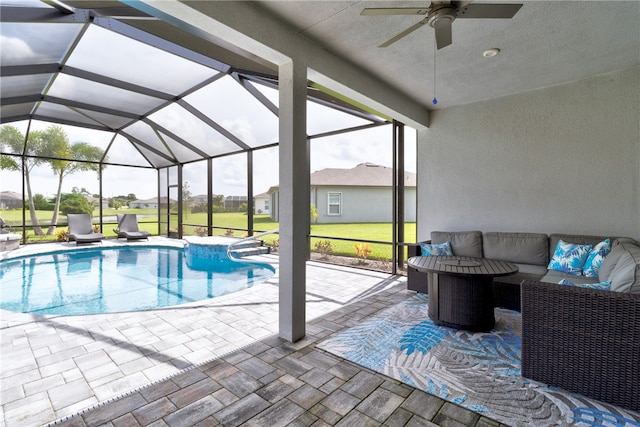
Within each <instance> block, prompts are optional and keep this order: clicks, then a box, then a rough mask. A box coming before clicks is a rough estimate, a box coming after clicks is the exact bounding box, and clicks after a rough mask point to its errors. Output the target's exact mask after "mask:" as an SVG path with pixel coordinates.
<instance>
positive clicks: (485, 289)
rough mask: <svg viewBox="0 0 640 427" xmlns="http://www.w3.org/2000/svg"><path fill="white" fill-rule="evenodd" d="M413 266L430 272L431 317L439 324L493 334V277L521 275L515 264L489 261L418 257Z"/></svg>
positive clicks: (412, 262)
mask: <svg viewBox="0 0 640 427" xmlns="http://www.w3.org/2000/svg"><path fill="white" fill-rule="evenodd" d="M407 264H408V265H409V266H410V267H413V268H415V269H417V270H418V271H423V272H426V273H429V317H430V318H431V319H432V320H433V322H434V323H435V324H436V325H442V326H449V327H452V328H457V329H466V330H469V331H490V330H491V329H492V328H493V326H494V325H495V317H494V314H493V309H494V302H493V278H494V277H498V276H508V275H511V274H515V273H517V272H518V267H517V266H516V265H515V264H512V263H510V262H506V261H500V260H495V259H487V258H471V257H456V256H416V257H411V258H409V259H408V260H407Z"/></svg>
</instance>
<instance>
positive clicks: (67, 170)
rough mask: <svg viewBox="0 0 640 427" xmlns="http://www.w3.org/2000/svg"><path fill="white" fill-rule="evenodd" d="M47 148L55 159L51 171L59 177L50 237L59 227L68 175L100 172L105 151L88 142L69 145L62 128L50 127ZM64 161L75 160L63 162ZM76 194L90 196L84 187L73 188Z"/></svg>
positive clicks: (52, 161) (49, 232)
mask: <svg viewBox="0 0 640 427" xmlns="http://www.w3.org/2000/svg"><path fill="white" fill-rule="evenodd" d="M45 138H46V148H47V150H48V154H49V156H50V157H52V158H53V159H52V160H50V161H49V163H50V165H51V169H52V170H53V172H54V173H55V174H56V175H57V176H58V190H57V192H56V201H55V206H54V208H53V216H52V217H51V225H50V226H49V230H48V231H47V234H48V235H52V234H53V233H54V232H55V230H56V226H57V225H58V212H59V210H60V196H61V195H62V181H63V180H64V178H65V177H66V176H68V175H71V174H72V173H75V172H79V171H88V170H93V171H99V170H100V165H99V164H98V163H94V162H98V161H100V160H101V159H102V157H103V155H104V151H103V150H102V149H101V148H99V147H94V146H93V145H90V144H88V143H86V142H76V143H73V144H69V138H68V136H67V134H66V132H65V131H64V129H62V128H61V127H60V126H50V127H49V128H47V131H46V132H45ZM63 159H73V160H80V161H72V160H63ZM73 190H74V192H76V191H77V192H78V193H79V194H81V195H85V196H86V195H90V194H91V193H90V192H88V191H87V190H86V189H85V188H84V187H83V188H81V189H80V190H78V189H77V188H76V187H74V188H73Z"/></svg>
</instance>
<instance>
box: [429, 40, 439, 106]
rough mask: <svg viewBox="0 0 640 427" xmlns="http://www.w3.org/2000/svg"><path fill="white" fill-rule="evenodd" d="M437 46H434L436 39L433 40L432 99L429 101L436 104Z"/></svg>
mask: <svg viewBox="0 0 640 427" xmlns="http://www.w3.org/2000/svg"><path fill="white" fill-rule="evenodd" d="M437 50H438V48H437V47H436V41H435V39H434V41H433V101H431V103H432V104H433V105H436V104H437V103H438V98H436V52H437Z"/></svg>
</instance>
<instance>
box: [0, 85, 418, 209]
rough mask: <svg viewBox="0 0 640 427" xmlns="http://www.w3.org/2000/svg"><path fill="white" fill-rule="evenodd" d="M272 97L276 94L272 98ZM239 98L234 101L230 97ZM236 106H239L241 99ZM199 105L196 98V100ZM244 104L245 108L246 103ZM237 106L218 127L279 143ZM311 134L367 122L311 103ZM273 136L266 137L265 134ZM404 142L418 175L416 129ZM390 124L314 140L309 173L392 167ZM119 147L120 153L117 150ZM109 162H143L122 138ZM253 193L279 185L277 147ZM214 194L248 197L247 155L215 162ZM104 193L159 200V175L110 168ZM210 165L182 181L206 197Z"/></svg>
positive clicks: (35, 180)
mask: <svg viewBox="0 0 640 427" xmlns="http://www.w3.org/2000/svg"><path fill="white" fill-rule="evenodd" d="M269 96H273V94H270V95H269ZM230 99H235V98H230ZM235 102H237V103H241V102H243V101H242V100H236V101H235ZM192 103H194V104H195V103H197V100H192ZM245 105H246V104H245ZM240 108H241V107H240V106H238V105H235V106H233V105H232V106H229V103H226V104H225V109H227V110H229V111H236V113H235V114H237V116H236V117H235V118H230V117H226V118H224V119H220V120H219V123H221V124H222V125H223V126H225V127H226V128H227V129H231V130H232V131H233V132H234V133H235V134H236V135H239V136H240V137H241V138H242V139H243V140H245V141H264V140H273V139H274V138H275V139H276V140H277V135H275V136H274V135H272V134H273V129H269V128H268V126H262V125H260V124H255V125H254V123H255V120H251V119H250V118H248V117H246V116H242V115H241V113H239V112H240V111H241V109H240ZM308 116H309V120H308V124H307V130H308V133H309V134H310V135H315V134H319V133H322V132H325V131H328V130H335V129H341V128H346V127H351V126H357V125H360V124H363V123H364V121H362V120H361V119H358V118H354V117H353V116H350V115H346V114H344V113H340V112H336V111H335V110H330V109H328V108H326V107H323V106H319V105H317V104H315V103H309V105H308ZM11 125H13V126H16V127H18V128H19V129H20V130H21V131H23V132H24V131H25V130H26V122H22V123H11ZM49 125H50V123H44V122H35V121H34V122H33V124H32V129H44V128H46V127H48V126H49ZM63 128H64V130H65V131H66V132H67V135H68V137H69V142H71V143H74V142H78V141H83V142H88V143H90V144H92V145H96V146H99V147H101V148H103V149H106V148H107V146H108V144H109V141H110V140H111V138H112V137H113V134H111V133H109V132H101V131H95V130H88V129H82V128H75V127H71V126H63ZM265 132H266V133H270V134H269V135H267V136H265V135H263V134H264V133H265ZM405 140H406V160H405V162H406V168H407V170H408V171H411V172H415V170H416V169H415V158H416V153H415V145H416V143H415V131H413V130H412V129H410V128H406V130H405ZM391 141H392V126H391V125H386V126H381V127H376V128H372V129H368V130H363V131H357V132H349V133H343V134H339V135H335V136H331V137H325V138H314V139H312V142H311V164H310V170H311V172H314V171H317V170H321V169H324V168H352V167H355V166H356V165H358V164H359V163H363V162H370V163H375V164H379V165H383V166H388V167H391V166H392V165H391V163H392V161H391V159H392V145H391ZM116 148H117V149H116ZM109 158H110V159H111V160H112V161H116V162H118V163H124V162H132V163H134V164H136V163H138V164H142V161H140V162H138V161H136V159H141V157H140V156H139V155H138V154H137V153H136V151H135V150H134V149H133V148H132V147H131V146H130V144H129V143H128V141H127V140H126V139H124V138H121V137H118V138H116V140H115V141H114V143H113V146H112V148H111V149H110V151H109ZM253 165H254V177H253V178H254V195H257V194H260V193H264V192H266V191H267V190H268V189H269V188H270V187H272V186H276V185H278V172H279V169H278V150H277V149H275V148H270V149H263V150H256V151H254V159H253ZM213 167H214V189H213V191H214V194H223V195H225V196H234V195H246V192H247V190H246V174H247V172H246V171H247V164H246V156H245V155H244V154H242V155H233V156H228V157H226V158H218V159H214V163H213ZM103 177H104V179H103V195H104V196H105V197H113V196H117V195H127V194H129V193H133V194H135V195H136V196H137V198H138V199H148V198H153V197H155V196H156V192H157V178H156V177H157V172H156V171H155V170H154V169H143V168H125V167H120V166H112V165H109V166H107V167H106V168H105V170H104V172H103ZM206 177H207V170H206V162H195V163H190V164H186V165H185V166H184V168H183V181H184V182H185V183H188V187H189V191H190V192H191V194H192V195H194V196H195V195H199V194H206V193H207V179H206ZM31 181H32V189H33V192H34V194H36V193H39V194H43V195H44V196H46V197H53V196H55V194H56V189H57V180H56V179H55V177H53V175H52V172H51V169H50V167H48V166H42V167H38V168H36V169H34V171H33V172H32V174H31ZM74 187H77V188H78V189H82V188H84V189H86V190H88V191H89V192H90V193H91V194H97V193H98V192H99V185H98V176H97V173H95V172H80V173H76V174H72V175H69V176H67V177H66V178H65V179H64V181H63V186H62V189H63V192H71V191H72V189H73V188H74ZM5 190H9V191H15V192H18V193H20V191H21V179H20V174H19V173H17V172H9V171H5V170H0V191H5Z"/></svg>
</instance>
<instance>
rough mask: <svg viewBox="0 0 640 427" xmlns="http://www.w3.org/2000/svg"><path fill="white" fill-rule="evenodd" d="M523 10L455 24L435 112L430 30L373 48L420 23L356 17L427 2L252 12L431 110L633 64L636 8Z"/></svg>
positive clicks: (639, 17)
mask: <svg viewBox="0 0 640 427" xmlns="http://www.w3.org/2000/svg"><path fill="white" fill-rule="evenodd" d="M475 3H487V2H486V1H482V2H480V1H477V2H475ZM492 3H500V1H492ZM502 3H518V1H509V2H504V1H502ZM520 3H523V4H524V5H523V7H522V8H521V9H520V10H519V11H518V13H517V14H516V15H515V16H514V17H513V19H458V20H456V21H454V23H453V44H452V45H450V46H448V47H445V48H444V49H441V50H438V51H437V53H436V55H435V73H436V79H435V91H436V92H435V95H436V97H437V99H438V101H439V102H438V104H437V106H435V107H434V106H433V105H432V99H433V97H434V30H433V29H432V28H430V27H429V26H427V25H425V26H423V27H421V28H419V29H418V30H416V31H414V32H412V33H411V34H409V35H408V36H406V37H404V38H403V39H401V40H399V41H398V42H396V43H394V44H392V45H391V46H389V47H387V48H379V47H378V46H379V45H380V44H381V43H383V42H385V41H386V40H388V39H390V38H391V37H393V36H395V35H396V34H398V33H399V32H401V31H403V30H404V29H406V28H408V27H409V26H411V25H413V24H415V23H417V22H418V21H420V20H421V19H423V18H424V16H422V15H419V16H361V15H360V13H361V12H362V10H363V9H364V8H366V7H426V6H427V5H429V2H428V1H383V0H376V1H259V2H255V7H260V8H262V9H263V10H264V12H265V13H266V14H272V15H273V16H274V17H275V18H276V19H278V20H281V21H282V22H283V24H284V25H288V26H291V27H292V28H293V29H294V30H295V31H296V32H297V33H299V34H300V35H302V36H304V37H306V38H308V39H310V40H312V41H314V42H315V43H317V44H319V45H321V46H323V47H324V48H325V49H327V50H329V51H331V52H333V53H335V54H336V55H339V56H340V57H342V58H344V59H345V60H346V61H350V62H353V63H354V64H356V65H358V66H360V67H362V68H365V69H367V70H369V72H371V73H373V74H374V75H376V76H377V77H378V78H380V79H381V80H383V81H385V82H387V83H388V84H389V85H391V86H393V87H395V88H397V89H398V90H400V91H402V92H403V93H404V94H406V96H408V97H411V98H412V99H414V100H416V101H417V102H419V103H422V104H423V105H425V106H426V107H427V108H429V109H434V108H445V107H450V106H454V105H461V104H467V103H472V102H476V101H480V100H484V99H490V98H495V97H501V96H506V95H510V94H514V93H519V92H525V91H530V90H534V89H538V88H542V87H547V86H552V85H556V84H559V83H563V82H568V81H574V80H579V79H582V78H586V77H589V76H593V75H598V74H604V73H607V72H610V71H614V70H620V69H625V68H629V67H633V66H637V65H638V64H640V24H639V23H640V2H639V1H626V2H625V1H530V0H528V1H524V2H520ZM489 48H499V49H500V54H499V55H497V56H495V57H493V58H485V57H483V55H482V53H483V51H485V50H486V49H489Z"/></svg>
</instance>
